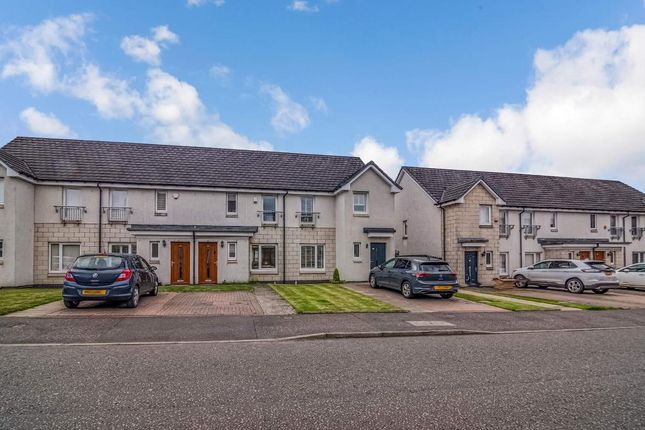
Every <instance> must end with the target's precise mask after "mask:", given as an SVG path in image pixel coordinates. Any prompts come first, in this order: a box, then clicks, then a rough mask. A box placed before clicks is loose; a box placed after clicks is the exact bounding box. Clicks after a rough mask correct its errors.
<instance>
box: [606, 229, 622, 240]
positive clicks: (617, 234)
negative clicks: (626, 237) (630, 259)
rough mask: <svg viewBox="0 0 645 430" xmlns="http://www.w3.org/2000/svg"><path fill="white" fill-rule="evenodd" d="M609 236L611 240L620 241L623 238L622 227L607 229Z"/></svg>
mask: <svg viewBox="0 0 645 430" xmlns="http://www.w3.org/2000/svg"><path fill="white" fill-rule="evenodd" d="M609 236H610V237H611V238H612V239H620V238H621V237H622V236H623V228H622V227H609Z"/></svg>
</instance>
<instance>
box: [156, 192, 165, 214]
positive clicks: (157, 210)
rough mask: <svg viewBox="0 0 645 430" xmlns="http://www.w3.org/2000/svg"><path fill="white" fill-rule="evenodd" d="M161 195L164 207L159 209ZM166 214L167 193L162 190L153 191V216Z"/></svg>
mask: <svg viewBox="0 0 645 430" xmlns="http://www.w3.org/2000/svg"><path fill="white" fill-rule="evenodd" d="M161 194H163V195H164V196H165V197H164V203H165V207H164V208H163V209H159V196H160V195H161ZM167 213H168V191H164V190H155V214H167Z"/></svg>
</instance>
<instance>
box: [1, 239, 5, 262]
mask: <svg viewBox="0 0 645 430" xmlns="http://www.w3.org/2000/svg"><path fill="white" fill-rule="evenodd" d="M3 258H4V240H2V239H0V260H2V259H3Z"/></svg>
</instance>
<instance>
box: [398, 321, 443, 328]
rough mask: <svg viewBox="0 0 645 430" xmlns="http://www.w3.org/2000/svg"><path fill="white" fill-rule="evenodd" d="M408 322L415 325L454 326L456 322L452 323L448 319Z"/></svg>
mask: <svg viewBox="0 0 645 430" xmlns="http://www.w3.org/2000/svg"><path fill="white" fill-rule="evenodd" d="M406 322H407V323H408V324H411V325H413V326H415V327H453V326H454V324H451V323H449V322H447V321H406Z"/></svg>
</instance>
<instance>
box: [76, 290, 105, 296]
mask: <svg viewBox="0 0 645 430" xmlns="http://www.w3.org/2000/svg"><path fill="white" fill-rule="evenodd" d="M81 294H83V295H84V296H104V295H106V294H107V290H82V291H81Z"/></svg>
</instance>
